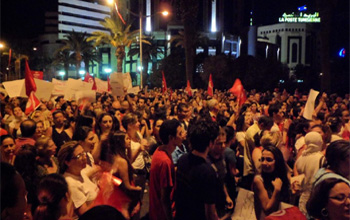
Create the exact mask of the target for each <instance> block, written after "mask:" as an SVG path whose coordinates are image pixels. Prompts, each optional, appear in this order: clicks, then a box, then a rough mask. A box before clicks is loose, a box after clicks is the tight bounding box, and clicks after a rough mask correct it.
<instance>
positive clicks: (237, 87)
mask: <svg viewBox="0 0 350 220" xmlns="http://www.w3.org/2000/svg"><path fill="white" fill-rule="evenodd" d="M229 91H230V92H231V93H232V94H234V95H236V96H237V99H238V102H239V105H243V104H244V103H245V101H246V100H247V96H246V95H245V92H244V88H243V85H242V82H241V80H240V79H236V81H235V83H233V86H232V88H231V89H230V90H229Z"/></svg>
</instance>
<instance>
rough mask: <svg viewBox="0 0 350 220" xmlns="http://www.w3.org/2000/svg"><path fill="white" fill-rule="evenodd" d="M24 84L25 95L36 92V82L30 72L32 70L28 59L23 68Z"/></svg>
mask: <svg viewBox="0 0 350 220" xmlns="http://www.w3.org/2000/svg"><path fill="white" fill-rule="evenodd" d="M24 84H25V86H26V95H27V96H28V97H29V96H30V93H31V92H32V91H33V92H36V84H35V81H34V76H33V74H32V71H30V68H29V64H28V60H26V69H25V79H24Z"/></svg>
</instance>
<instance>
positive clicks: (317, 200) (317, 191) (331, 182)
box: [306, 178, 344, 219]
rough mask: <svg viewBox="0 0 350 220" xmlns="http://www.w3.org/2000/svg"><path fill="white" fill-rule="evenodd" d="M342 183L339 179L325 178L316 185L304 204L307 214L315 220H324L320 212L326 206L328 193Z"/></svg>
mask: <svg viewBox="0 0 350 220" xmlns="http://www.w3.org/2000/svg"><path fill="white" fill-rule="evenodd" d="M341 182H344V181H343V180H341V179H336V178H327V179H325V180H323V181H321V182H320V183H318V184H317V185H316V186H315V187H314V188H313V189H312V191H311V195H310V197H309V200H308V201H307V203H306V210H307V213H308V214H309V215H310V216H311V217H314V218H317V219H326V218H325V217H324V216H323V215H322V214H321V211H322V209H324V208H325V207H326V206H327V203H328V197H329V192H330V191H331V189H332V188H333V187H334V186H335V185H336V184H337V183H341Z"/></svg>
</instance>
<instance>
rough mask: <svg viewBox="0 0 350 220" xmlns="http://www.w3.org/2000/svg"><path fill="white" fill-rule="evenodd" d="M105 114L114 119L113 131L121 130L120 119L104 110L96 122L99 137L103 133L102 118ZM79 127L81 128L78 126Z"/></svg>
mask: <svg viewBox="0 0 350 220" xmlns="http://www.w3.org/2000/svg"><path fill="white" fill-rule="evenodd" d="M105 116H110V117H111V118H112V121H113V125H112V128H111V132H114V131H116V130H119V122H118V120H117V119H116V118H115V117H114V115H112V114H110V113H108V112H104V113H102V114H101V115H100V116H99V117H98V118H97V122H96V125H95V132H96V134H97V136H98V137H100V135H101V134H102V130H101V125H100V124H101V123H102V119H103V117H105ZM78 129H79V128H78Z"/></svg>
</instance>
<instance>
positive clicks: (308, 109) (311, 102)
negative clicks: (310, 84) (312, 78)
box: [303, 89, 320, 120]
mask: <svg viewBox="0 0 350 220" xmlns="http://www.w3.org/2000/svg"><path fill="white" fill-rule="evenodd" d="M319 93H320V92H319V91H316V90H313V89H310V92H309V97H308V98H307V101H306V105H305V109H304V113H303V117H304V118H306V119H307V120H312V114H313V112H314V110H315V100H316V97H317V96H318V94H319Z"/></svg>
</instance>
